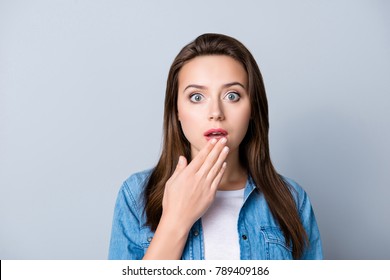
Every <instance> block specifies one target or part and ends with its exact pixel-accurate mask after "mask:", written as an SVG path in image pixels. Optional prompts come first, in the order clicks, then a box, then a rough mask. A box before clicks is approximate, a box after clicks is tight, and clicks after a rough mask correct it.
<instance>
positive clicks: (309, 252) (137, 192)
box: [108, 170, 323, 260]
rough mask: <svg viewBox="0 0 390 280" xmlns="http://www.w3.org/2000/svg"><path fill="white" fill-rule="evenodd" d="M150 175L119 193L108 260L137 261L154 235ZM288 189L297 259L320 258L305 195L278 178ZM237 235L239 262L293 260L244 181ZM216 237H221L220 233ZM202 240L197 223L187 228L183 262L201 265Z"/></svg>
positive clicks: (268, 214) (266, 211)
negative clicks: (147, 208)
mask: <svg viewBox="0 0 390 280" xmlns="http://www.w3.org/2000/svg"><path fill="white" fill-rule="evenodd" d="M150 173H151V170H146V171H143V172H139V173H136V174H133V175H132V176H130V177H129V178H128V179H127V180H126V181H125V182H124V183H123V185H122V187H121V188H120V190H119V194H118V198H117V201H116V205H115V210H114V218H113V223H112V233H111V241H110V249H109V256H108V258H109V259H122V260H128V259H130V260H139V259H142V258H143V256H144V255H145V253H146V250H147V249H148V247H149V244H150V242H151V241H152V238H153V235H154V232H153V231H151V230H150V228H149V227H148V226H146V225H145V222H146V215H145V213H144V211H143V210H144V198H143V190H144V186H145V183H146V182H147V179H148V177H149V175H150ZM283 179H284V180H285V181H286V182H287V183H288V184H289V185H290V186H291V190H292V194H293V197H294V199H295V202H296V204H297V209H298V212H299V216H300V219H301V221H302V224H303V226H304V228H305V230H306V233H307V236H308V239H309V245H308V246H306V248H305V250H304V252H303V254H302V257H301V258H302V259H322V258H323V256H322V245H321V238H320V233H319V230H318V226H317V222H316V219H315V216H314V212H313V209H312V206H311V204H310V201H309V197H308V196H307V194H306V192H305V191H304V190H303V189H302V188H301V187H300V186H299V185H298V184H297V183H295V182H294V181H292V180H291V179H288V178H285V177H283ZM237 231H238V236H239V240H238V242H239V245H240V259H242V260H256V259H264V260H276V259H292V247H291V246H288V245H287V244H286V241H285V238H284V235H283V232H282V231H281V229H280V228H279V226H278V223H277V221H276V220H275V219H274V217H273V216H272V214H271V212H270V209H269V207H268V204H267V202H266V200H265V198H264V195H263V194H262V193H261V192H259V191H258V190H257V189H256V186H255V184H254V182H253V180H252V179H251V178H250V177H249V178H248V180H247V183H246V186H245V190H244V202H243V205H242V207H241V210H240V213H239V217H238V222H237ZM221 235H222V236H221V238H223V232H222V231H221ZM204 258H205V257H204V240H203V230H202V222H201V219H199V220H198V221H197V222H195V224H194V225H193V226H192V228H191V230H190V232H189V235H188V239H187V242H186V245H185V247H184V250H183V253H182V259H185V260H203V259H204Z"/></svg>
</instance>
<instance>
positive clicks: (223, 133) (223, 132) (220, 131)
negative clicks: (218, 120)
mask: <svg viewBox="0 0 390 280" xmlns="http://www.w3.org/2000/svg"><path fill="white" fill-rule="evenodd" d="M213 133H217V135H212V134H213ZM203 135H204V136H205V137H206V139H207V140H210V139H213V138H216V139H220V138H222V137H226V136H227V135H228V133H227V131H226V130H224V129H222V128H212V129H209V130H207V131H206V132H205V133H204V134H203Z"/></svg>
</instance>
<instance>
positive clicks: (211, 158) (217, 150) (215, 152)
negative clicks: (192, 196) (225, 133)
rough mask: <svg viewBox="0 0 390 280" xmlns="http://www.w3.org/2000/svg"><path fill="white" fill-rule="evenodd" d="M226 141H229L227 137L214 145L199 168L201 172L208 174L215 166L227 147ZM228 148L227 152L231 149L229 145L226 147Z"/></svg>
mask: <svg viewBox="0 0 390 280" xmlns="http://www.w3.org/2000/svg"><path fill="white" fill-rule="evenodd" d="M226 142H227V139H226V138H222V139H221V140H219V142H218V143H217V144H216V145H215V146H214V148H213V149H212V150H211V152H210V153H209V154H208V156H207V158H206V160H205V161H204V163H203V165H202V166H201V167H200V168H199V171H198V173H199V174H204V175H206V176H207V174H208V173H209V172H210V170H211V168H212V167H213V166H214V164H215V163H216V161H217V160H218V158H219V156H220V154H221V153H222V150H223V149H224V147H226V146H225V145H226ZM226 149H227V150H226ZM226 149H225V152H227V151H229V148H228V147H226ZM221 164H222V163H221Z"/></svg>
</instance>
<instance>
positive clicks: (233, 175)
mask: <svg viewBox="0 0 390 280" xmlns="http://www.w3.org/2000/svg"><path fill="white" fill-rule="evenodd" d="M226 163H227V165H226V170H225V172H224V174H223V177H222V180H221V182H220V184H219V187H218V190H226V191H227V190H239V189H242V188H244V187H245V185H246V181H247V179H248V171H247V170H246V169H245V168H244V167H243V166H242V165H241V163H240V159H239V152H238V149H237V150H236V151H231V153H230V154H229V155H228V157H227V159H226Z"/></svg>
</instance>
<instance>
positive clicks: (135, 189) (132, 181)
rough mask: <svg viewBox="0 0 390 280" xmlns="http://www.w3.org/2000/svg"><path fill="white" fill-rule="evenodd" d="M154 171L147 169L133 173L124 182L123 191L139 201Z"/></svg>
mask: <svg viewBox="0 0 390 280" xmlns="http://www.w3.org/2000/svg"><path fill="white" fill-rule="evenodd" d="M152 171H153V169H147V170H143V171H140V172H136V173H133V174H132V175H131V176H129V177H128V178H127V179H126V180H125V181H124V182H123V185H122V187H121V191H124V192H125V193H127V194H128V195H130V196H131V197H133V198H134V199H136V200H138V198H140V197H141V196H142V193H143V190H144V188H145V186H146V184H147V182H148V180H149V177H150V174H151V173H152Z"/></svg>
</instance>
